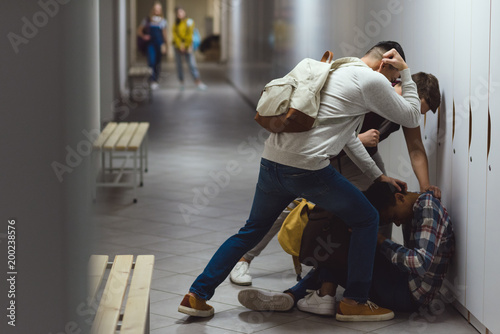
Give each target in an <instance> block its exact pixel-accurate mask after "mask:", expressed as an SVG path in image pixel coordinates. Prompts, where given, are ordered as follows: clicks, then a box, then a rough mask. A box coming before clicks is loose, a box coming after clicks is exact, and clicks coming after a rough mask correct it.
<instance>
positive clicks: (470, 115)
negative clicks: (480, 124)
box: [469, 102, 472, 152]
mask: <svg viewBox="0 0 500 334" xmlns="http://www.w3.org/2000/svg"><path fill="white" fill-rule="evenodd" d="M471 142H472V106H471V104H470V102H469V152H470V144H471Z"/></svg>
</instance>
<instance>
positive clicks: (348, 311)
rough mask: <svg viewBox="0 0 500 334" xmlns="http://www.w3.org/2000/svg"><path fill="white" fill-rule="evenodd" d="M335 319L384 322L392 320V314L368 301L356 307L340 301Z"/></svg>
mask: <svg viewBox="0 0 500 334" xmlns="http://www.w3.org/2000/svg"><path fill="white" fill-rule="evenodd" d="M335 318H336V319H337V320H338V321H384V320H391V319H392V318H394V312H392V311H391V310H389V309H386V308H383V307H379V306H377V305H376V304H375V303H372V302H371V301H369V300H367V301H366V303H365V304H357V305H349V304H347V303H345V302H344V301H341V302H340V303H339V306H338V308H337V315H336V316H335Z"/></svg>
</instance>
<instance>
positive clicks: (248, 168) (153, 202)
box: [94, 64, 477, 334]
mask: <svg viewBox="0 0 500 334" xmlns="http://www.w3.org/2000/svg"><path fill="white" fill-rule="evenodd" d="M200 68H201V73H202V75H203V77H204V78H205V83H206V84H207V86H208V89H207V90H206V91H202V92H200V91H197V90H196V88H195V86H194V85H192V86H191V87H186V89H185V90H184V91H181V90H179V87H178V83H177V79H176V78H175V72H174V68H173V66H168V68H167V69H166V70H165V71H164V72H163V74H162V79H163V80H162V83H161V85H160V89H159V90H157V91H154V93H153V102H152V103H151V104H148V103H143V104H140V105H138V106H137V107H136V108H134V109H131V110H130V114H129V116H128V117H127V118H126V119H124V121H148V122H150V124H151V127H150V130H149V159H150V160H149V168H148V172H147V173H146V174H145V175H144V186H143V187H142V188H140V189H139V192H138V203H136V204H134V203H132V198H133V194H132V190H131V189H130V190H127V189H102V190H100V191H99V192H98V194H97V202H96V204H95V209H96V220H95V224H96V229H97V230H98V231H99V233H98V234H99V235H101V236H102V237H100V238H98V239H96V240H95V242H94V252H95V253H97V254H108V255H110V256H114V255H116V254H134V255H140V254H153V255H155V259H156V261H155V269H154V275H153V283H152V290H151V327H150V328H151V333H158V334H164V333H165V334H168V333H193V334H194V333H214V334H217V333H220V334H223V333H263V334H274V333H276V334H277V333H304V332H306V331H308V332H313V333H353V334H354V333H378V334H383V333H435V334H440V333H443V334H445V333H457V334H466V333H472V334H473V333H477V331H476V330H475V329H474V328H473V327H472V326H471V325H470V324H468V322H467V320H466V319H465V318H463V317H462V315H460V314H459V313H458V312H457V311H456V310H455V308H454V307H453V306H452V305H450V304H446V305H444V308H443V309H442V310H440V311H438V312H437V314H436V315H432V316H431V315H429V314H427V315H426V314H421V315H418V314H411V313H397V314H396V318H395V319H393V320H391V321H386V322H374V323H370V322H368V323H342V322H338V321H336V320H335V318H331V317H322V316H318V315H313V314H308V313H304V312H301V311H299V310H297V309H296V308H294V309H293V311H290V312H255V311H251V310H249V309H246V308H245V307H243V306H241V304H240V303H239V302H238V299H237V296H238V291H240V290H241V289H243V288H245V287H241V286H237V285H234V284H232V283H231V282H230V281H229V278H228V279H226V280H225V281H224V283H223V284H222V285H221V286H220V287H219V288H218V289H217V290H216V293H215V295H214V297H213V298H212V299H211V301H210V304H211V305H212V306H213V307H214V308H215V312H216V313H215V315H214V317H211V318H208V319H203V318H199V319H196V318H192V317H189V316H187V315H185V314H182V313H179V312H177V307H178V306H179V303H180V302H181V300H182V298H183V296H184V294H185V293H186V292H187V291H188V289H189V287H190V285H191V283H192V282H193V281H194V279H195V278H196V277H197V276H198V275H199V274H200V273H201V272H202V270H203V268H204V267H205V265H206V264H207V263H208V261H209V260H210V258H211V256H212V255H213V254H214V253H215V251H216V250H217V249H218V247H219V246H220V245H221V244H222V242H224V241H225V240H226V239H227V238H228V237H229V236H231V235H233V234H235V233H236V232H237V231H238V229H239V228H240V227H242V226H243V223H244V222H245V221H246V219H247V218H248V213H249V211H250V206H251V202H252V196H253V193H254V188H255V184H256V182H257V173H258V170H259V161H260V153H261V151H262V144H263V139H264V138H265V136H261V137H259V133H260V134H262V132H261V128H260V126H259V125H258V124H257V123H256V122H255V121H254V120H253V117H254V108H253V107H252V106H250V105H249V103H248V102H246V101H245V99H243V98H242V97H241V95H240V94H239V93H238V92H237V91H236V89H235V88H234V87H233V86H232V85H230V84H229V83H228V82H227V80H226V79H225V76H224V68H223V67H221V66H220V65H214V64H205V65H203V64H202V65H200ZM309 269H310V268H309V267H306V266H304V274H305V273H306V272H307V271H308V270H309ZM250 273H251V275H252V277H253V285H252V287H254V288H261V289H266V290H271V291H276V292H281V291H284V290H285V289H287V288H289V287H291V286H293V285H294V284H295V282H296V276H295V272H294V270H293V262H292V258H291V256H290V255H288V254H287V253H285V252H284V251H283V249H282V248H281V246H280V245H279V243H278V242H277V239H276V238H274V239H273V241H272V242H271V243H270V245H269V246H268V247H266V249H265V250H264V251H263V252H262V254H261V255H260V256H259V257H256V258H255V260H254V261H253V262H252V264H251V266H250ZM341 290H342V289H341V288H339V295H338V297H339V298H340V296H341V292H342V291H341Z"/></svg>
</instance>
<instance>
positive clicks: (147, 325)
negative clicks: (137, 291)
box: [144, 300, 151, 334]
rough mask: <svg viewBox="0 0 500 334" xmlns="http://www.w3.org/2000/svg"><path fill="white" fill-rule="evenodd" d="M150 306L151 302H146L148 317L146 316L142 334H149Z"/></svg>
mask: <svg viewBox="0 0 500 334" xmlns="http://www.w3.org/2000/svg"><path fill="white" fill-rule="evenodd" d="M150 304H151V300H149V301H148V315H147V318H146V328H145V329H144V334H149V322H150V317H149V316H150V313H151V311H150Z"/></svg>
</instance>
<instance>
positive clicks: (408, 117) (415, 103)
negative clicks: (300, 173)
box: [262, 66, 420, 180]
mask: <svg viewBox="0 0 500 334" xmlns="http://www.w3.org/2000/svg"><path fill="white" fill-rule="evenodd" d="M401 84H402V89H403V95H402V96H400V95H398V94H397V93H396V91H395V90H394V89H393V88H392V85H391V83H390V82H389V81H388V80H387V78H386V77H385V76H384V75H382V74H380V73H378V72H376V71H373V70H372V69H371V68H369V67H368V66H361V67H360V66H351V67H345V68H339V69H338V70H336V71H334V72H333V73H331V74H330V76H329V78H328V80H327V81H326V83H325V85H324V87H323V89H322V91H321V104H320V108H319V113H318V120H322V121H325V120H326V122H325V123H327V124H325V125H320V126H317V127H314V128H312V129H311V130H309V131H306V132H299V133H279V134H274V133H272V134H271V135H270V136H269V138H268V139H267V140H266V143H265V146H264V152H263V155H262V157H263V158H265V159H267V160H271V161H274V162H277V163H280V164H283V165H288V166H292V167H296V168H302V169H307V170H319V169H322V168H325V167H327V166H328V164H329V163H330V158H332V157H334V156H336V155H337V154H338V153H339V152H340V151H341V150H342V149H344V150H345V152H346V153H347V155H348V156H349V158H351V160H352V161H354V163H356V165H357V166H358V167H359V168H360V169H361V171H363V172H364V173H365V174H366V175H368V176H369V177H370V178H371V179H372V180H374V179H376V178H377V177H379V176H380V175H382V172H381V171H380V169H379V168H378V167H377V166H376V164H375V162H374V161H373V160H372V159H371V157H370V156H369V154H368V153H367V152H366V149H365V148H364V146H363V144H362V143H361V141H360V140H359V139H358V137H357V134H356V129H357V127H358V126H359V125H360V123H361V122H362V121H363V118H364V115H365V114H366V113H368V112H370V111H373V112H375V113H377V114H379V115H381V116H382V117H384V118H386V119H388V120H390V121H392V122H395V123H398V124H401V125H403V126H405V127H408V128H415V127H417V126H418V125H419V120H420V99H419V97H418V94H417V85H416V84H415V83H414V82H413V80H412V79H411V74H410V69H406V70H403V71H401Z"/></svg>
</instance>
